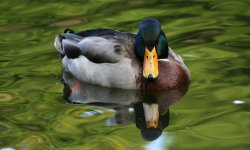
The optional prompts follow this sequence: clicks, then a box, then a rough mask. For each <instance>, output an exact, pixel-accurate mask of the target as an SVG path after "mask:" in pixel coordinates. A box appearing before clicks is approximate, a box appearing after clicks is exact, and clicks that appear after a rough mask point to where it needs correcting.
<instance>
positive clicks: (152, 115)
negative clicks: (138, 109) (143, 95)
mask: <svg viewBox="0 0 250 150" xmlns="http://www.w3.org/2000/svg"><path fill="white" fill-rule="evenodd" d="M143 110H144V116H145V121H146V127H147V128H151V127H152V128H157V127H158V123H159V108H158V104H151V105H149V104H146V103H143Z"/></svg>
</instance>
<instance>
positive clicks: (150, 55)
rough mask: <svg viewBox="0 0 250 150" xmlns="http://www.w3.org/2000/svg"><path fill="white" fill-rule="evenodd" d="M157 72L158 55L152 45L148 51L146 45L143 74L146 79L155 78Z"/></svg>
mask: <svg viewBox="0 0 250 150" xmlns="http://www.w3.org/2000/svg"><path fill="white" fill-rule="evenodd" d="M158 72H159V70H158V56H157V52H156V49H155V47H154V48H153V50H152V51H151V52H150V51H149V50H148V49H147V47H146V48H145V54H144V61H143V76H144V77H145V78H146V79H155V78H157V77H158V74H159V73H158Z"/></svg>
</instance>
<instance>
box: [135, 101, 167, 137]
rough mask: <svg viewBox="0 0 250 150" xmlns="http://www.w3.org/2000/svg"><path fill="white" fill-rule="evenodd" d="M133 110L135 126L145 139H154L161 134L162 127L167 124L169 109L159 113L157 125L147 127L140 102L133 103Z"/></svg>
mask: <svg viewBox="0 0 250 150" xmlns="http://www.w3.org/2000/svg"><path fill="white" fill-rule="evenodd" d="M134 111H135V118H136V127H137V128H138V129H140V130H141V135H142V137H143V139H144V140H146V141H153V140H156V139H157V138H158V137H160V136H161V134H162V131H163V129H164V128H166V127H167V126H168V124H169V111H167V112H166V113H164V114H159V120H158V126H157V127H147V125H146V117H145V112H144V108H143V103H142V102H139V103H137V104H135V105H134Z"/></svg>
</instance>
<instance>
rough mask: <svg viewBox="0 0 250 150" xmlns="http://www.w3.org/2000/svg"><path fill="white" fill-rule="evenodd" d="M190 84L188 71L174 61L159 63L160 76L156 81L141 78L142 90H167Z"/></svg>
mask: <svg viewBox="0 0 250 150" xmlns="http://www.w3.org/2000/svg"><path fill="white" fill-rule="evenodd" d="M188 84H189V77H188V75H187V71H185V70H184V68H183V67H181V66H180V64H179V63H177V62H174V61H159V76H158V78H157V79H155V80H147V79H144V78H143V77H142V76H141V82H140V89H141V90H143V91H146V90H167V89H174V88H178V87H180V86H183V85H188Z"/></svg>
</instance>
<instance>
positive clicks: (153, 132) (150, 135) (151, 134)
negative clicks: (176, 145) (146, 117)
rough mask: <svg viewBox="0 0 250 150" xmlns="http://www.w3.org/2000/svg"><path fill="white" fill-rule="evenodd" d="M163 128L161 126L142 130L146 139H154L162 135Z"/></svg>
mask: <svg viewBox="0 0 250 150" xmlns="http://www.w3.org/2000/svg"><path fill="white" fill-rule="evenodd" d="M161 134H162V130H161V129H159V128H145V129H142V130H141V135H142V137H143V139H144V140H145V141H153V140H156V139H157V138H158V137H160V136H161Z"/></svg>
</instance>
